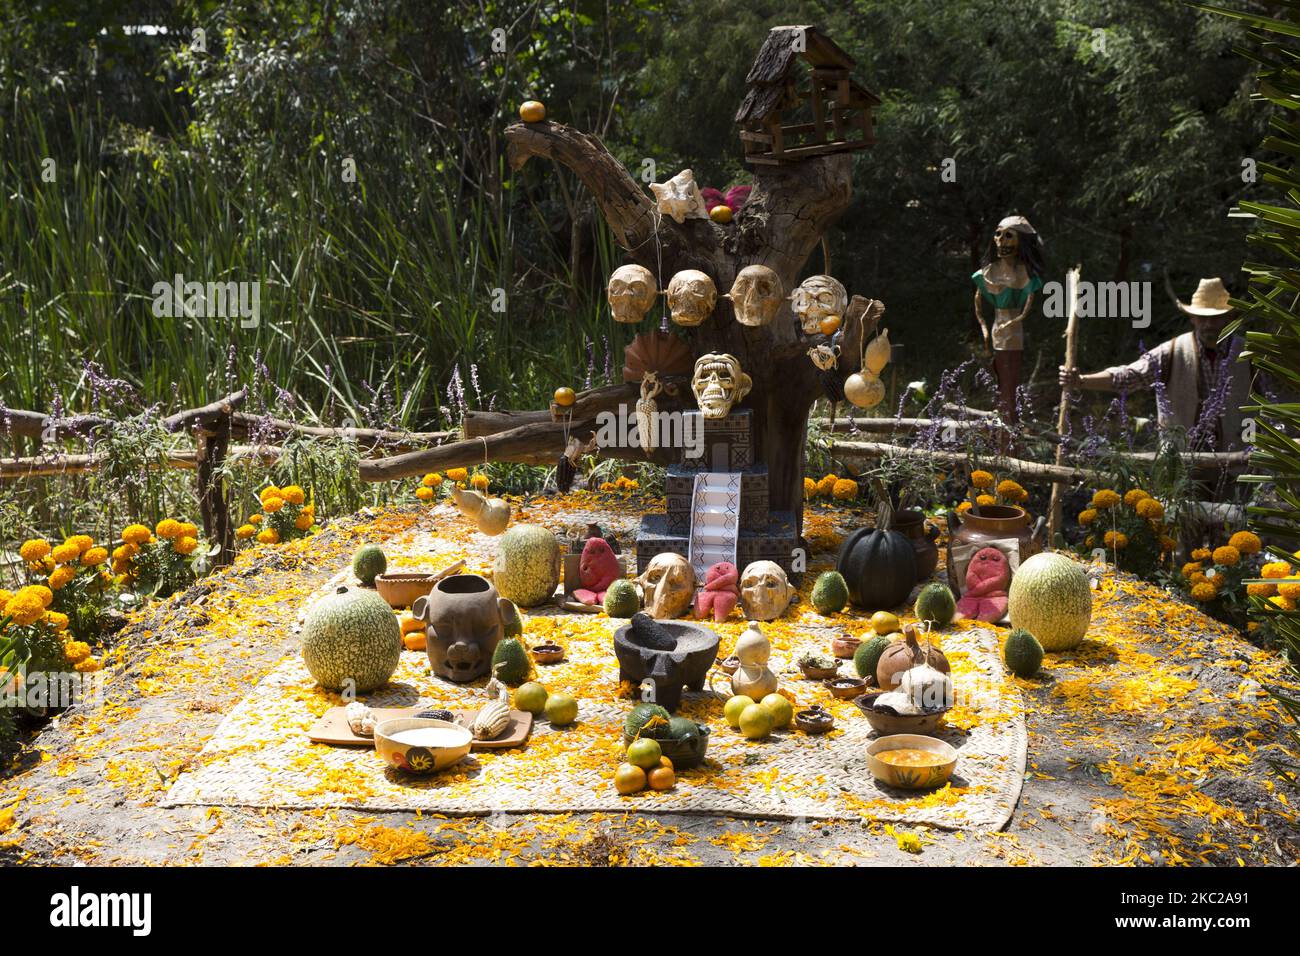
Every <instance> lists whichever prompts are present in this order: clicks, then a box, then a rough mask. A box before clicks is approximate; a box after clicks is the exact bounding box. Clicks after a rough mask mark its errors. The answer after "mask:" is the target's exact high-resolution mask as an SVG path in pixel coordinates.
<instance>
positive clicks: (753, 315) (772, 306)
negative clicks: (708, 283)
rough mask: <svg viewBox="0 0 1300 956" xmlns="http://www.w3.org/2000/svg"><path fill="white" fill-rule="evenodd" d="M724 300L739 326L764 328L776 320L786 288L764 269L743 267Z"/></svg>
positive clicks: (765, 267) (778, 279)
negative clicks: (733, 313) (726, 300)
mask: <svg viewBox="0 0 1300 956" xmlns="http://www.w3.org/2000/svg"><path fill="white" fill-rule="evenodd" d="M727 298H728V299H730V300H731V307H732V309H733V311H734V312H735V313H736V321H737V322H739V323H740V324H741V325H749V326H760V325H767V323H769V322H771V321H772V320H773V319H774V318H776V313H777V312H778V311H779V310H780V308H781V303H782V301H784V299H785V289H784V288H783V287H782V286H781V277H780V276H779V275H777V274H776V273H775V272H774V271H773V270H771V269H769V268H768V267H767V266H757V265H755V266H745V268H743V269H741V270H740V272H738V273H737V274H736V281H735V282H733V283H732V284H731V291H730V292H728V293H727Z"/></svg>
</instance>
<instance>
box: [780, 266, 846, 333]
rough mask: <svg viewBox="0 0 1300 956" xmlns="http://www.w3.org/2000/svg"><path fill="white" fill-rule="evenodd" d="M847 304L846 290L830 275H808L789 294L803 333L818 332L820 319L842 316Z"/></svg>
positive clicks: (791, 305)
mask: <svg viewBox="0 0 1300 956" xmlns="http://www.w3.org/2000/svg"><path fill="white" fill-rule="evenodd" d="M848 305H849V293H848V290H847V289H845V288H844V285H843V283H841V282H840V280H839V279H836V278H834V277H832V276H809V277H808V278H806V279H804V280H803V282H801V283H800V284H799V288H797V289H795V290H794V292H793V293H792V294H791V295H790V307H791V308H792V309H793V310H794V314H795V318H796V319H798V320H799V327H800V328H801V329H802V330H803V333H804V335H816V334H818V333H819V332H820V331H821V322H822V319H824V318H826V317H827V316H828V315H838V316H843V315H844V310H845V309H846V308H848Z"/></svg>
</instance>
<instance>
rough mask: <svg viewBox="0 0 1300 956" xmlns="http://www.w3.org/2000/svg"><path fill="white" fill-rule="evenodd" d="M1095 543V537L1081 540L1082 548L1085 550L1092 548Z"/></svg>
mask: <svg viewBox="0 0 1300 956" xmlns="http://www.w3.org/2000/svg"><path fill="white" fill-rule="evenodd" d="M1096 543H1097V539H1096V538H1095V537H1093V536H1092V535H1088V537H1086V538H1084V539H1083V546H1084V547H1085V548H1091V547H1092V546H1093V545H1095V544H1096Z"/></svg>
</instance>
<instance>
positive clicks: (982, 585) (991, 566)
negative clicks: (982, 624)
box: [957, 548, 1011, 621]
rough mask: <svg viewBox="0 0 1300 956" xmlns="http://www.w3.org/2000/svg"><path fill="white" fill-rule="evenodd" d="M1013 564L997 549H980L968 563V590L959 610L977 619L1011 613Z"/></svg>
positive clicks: (996, 619) (983, 619)
mask: <svg viewBox="0 0 1300 956" xmlns="http://www.w3.org/2000/svg"><path fill="white" fill-rule="evenodd" d="M1010 584H1011V565H1010V563H1009V562H1008V561H1007V556H1006V555H1005V554H1003V553H1002V552H1001V551H999V550H998V549H997V548H980V550H978V551H976V552H975V555H974V557H972V558H971V559H970V564H969V565H967V566H966V593H965V594H963V595H962V596H961V600H960V601H958V602H957V610H958V611H960V612H961V613H962V614H963V615H964V616H966V617H968V618H970V619H971V620H973V621H1000V620H1002V618H1004V617H1005V616H1006V613H1007V587H1008V586H1009V585H1010Z"/></svg>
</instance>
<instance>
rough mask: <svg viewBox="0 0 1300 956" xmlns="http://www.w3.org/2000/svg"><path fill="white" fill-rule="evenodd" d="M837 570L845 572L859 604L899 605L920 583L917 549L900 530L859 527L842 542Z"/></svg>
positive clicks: (854, 601) (853, 600) (853, 599)
mask: <svg viewBox="0 0 1300 956" xmlns="http://www.w3.org/2000/svg"><path fill="white" fill-rule="evenodd" d="M835 570H836V571H838V572H840V574H842V575H843V576H844V581H845V583H846V584H848V586H849V601H850V602H851V603H852V604H853V605H854V606H855V607H861V608H867V609H869V610H873V611H876V610H880V609H882V608H895V607H898V606H899V605H900V604H902V603H903V602H904V601H906V600H907V596H908V595H909V594H911V593H912V585H914V584H916V551H915V549H914V548H913V547H912V542H911V541H909V540H908V539H907V538H906V537H905V536H904V535H903V534H902V533H900V532H898V531H885V530H882V529H878V528H859V529H858V530H857V531H854V532H853V533H851V534H850V535H849V536H848V537H847V538H845V539H844V543H843V544H842V545H840V553H839V557H838V558H837V559H836V561H835Z"/></svg>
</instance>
